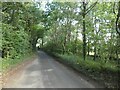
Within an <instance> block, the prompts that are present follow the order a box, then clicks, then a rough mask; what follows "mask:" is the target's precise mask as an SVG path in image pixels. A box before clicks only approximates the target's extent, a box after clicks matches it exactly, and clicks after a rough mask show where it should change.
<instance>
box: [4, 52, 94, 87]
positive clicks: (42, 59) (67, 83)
mask: <svg viewBox="0 0 120 90" xmlns="http://www.w3.org/2000/svg"><path fill="white" fill-rule="evenodd" d="M38 53H39V57H38V59H36V60H34V61H33V62H32V63H30V64H29V65H27V66H26V68H25V69H24V70H22V72H20V73H18V74H19V77H17V78H16V77H14V82H12V81H11V83H9V84H8V85H6V87H9V88H95V87H96V86H95V85H94V84H93V83H91V82H89V81H87V80H85V79H84V78H82V77H81V76H80V75H79V74H78V73H76V72H75V71H74V70H72V69H70V68H68V67H66V66H64V65H63V64H61V63H59V62H57V61H56V60H54V59H53V58H52V57H50V56H48V55H47V54H46V53H44V52H42V51H39V52H38Z"/></svg>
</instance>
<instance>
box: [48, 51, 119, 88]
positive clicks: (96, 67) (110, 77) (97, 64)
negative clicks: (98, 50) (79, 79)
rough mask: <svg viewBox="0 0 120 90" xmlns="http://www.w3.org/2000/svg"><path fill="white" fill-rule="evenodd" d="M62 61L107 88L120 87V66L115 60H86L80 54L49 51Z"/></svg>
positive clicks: (89, 58) (88, 58)
mask: <svg viewBox="0 0 120 90" xmlns="http://www.w3.org/2000/svg"><path fill="white" fill-rule="evenodd" d="M48 54H50V55H52V56H53V57H56V58H57V60H58V61H59V62H61V63H64V64H65V65H67V66H70V67H72V68H73V69H75V70H77V71H79V72H81V73H82V74H84V75H86V76H89V77H90V78H92V79H94V80H96V81H98V82H100V83H101V84H103V85H105V86H106V87H107V88H119V83H118V82H120V81H119V75H118V74H119V71H120V68H119V67H118V66H117V64H116V63H115V62H112V63H111V62H106V63H104V62H102V61H94V60H93V59H92V58H91V57H87V59H86V60H85V61H83V59H82V58H81V57H79V56H76V55H73V54H71V55H70V54H64V55H62V54H58V53H52V54H51V53H48Z"/></svg>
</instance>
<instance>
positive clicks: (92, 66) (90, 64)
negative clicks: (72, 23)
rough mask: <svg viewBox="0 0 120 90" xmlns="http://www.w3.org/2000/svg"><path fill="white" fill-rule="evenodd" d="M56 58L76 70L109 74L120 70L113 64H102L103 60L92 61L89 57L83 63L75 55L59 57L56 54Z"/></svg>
mask: <svg viewBox="0 0 120 90" xmlns="http://www.w3.org/2000/svg"><path fill="white" fill-rule="evenodd" d="M56 56H58V57H60V58H62V59H61V60H62V61H63V62H65V63H67V64H70V65H71V66H73V67H75V68H77V69H86V70H89V71H98V72H102V71H110V72H118V71H119V70H120V69H119V68H118V66H117V64H116V63H113V62H110V61H109V62H106V63H105V62H103V60H96V61H93V60H92V58H91V57H87V58H86V60H85V61H84V60H83V59H82V58H81V57H80V56H75V55H68V54H64V55H60V54H56Z"/></svg>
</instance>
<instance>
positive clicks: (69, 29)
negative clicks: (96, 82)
mask: <svg viewBox="0 0 120 90" xmlns="http://www.w3.org/2000/svg"><path fill="white" fill-rule="evenodd" d="M0 4H1V5H2V12H1V15H2V21H1V22H0V23H1V24H2V48H0V49H1V50H0V51H1V52H2V58H3V59H2V63H3V70H4V69H7V68H9V67H11V66H13V65H15V64H18V63H20V62H21V61H22V59H23V57H26V56H28V55H30V53H31V54H32V53H33V52H35V51H36V50H38V49H41V50H44V51H46V52H48V53H52V54H54V55H55V56H57V57H59V58H61V59H63V62H65V63H68V64H70V65H71V66H72V67H74V68H76V69H77V70H83V72H87V74H91V73H93V75H94V76H93V77H97V75H101V74H100V73H102V72H103V73H104V72H106V75H108V76H102V75H103V74H102V75H101V77H104V80H105V81H108V82H107V83H106V84H107V86H109V87H112V84H109V83H111V81H112V83H114V84H115V85H113V87H118V86H119V85H118V84H116V82H117V81H116V80H118V79H119V77H118V76H117V72H119V71H120V2H101V3H100V2H47V3H46V4H45V6H43V5H42V3H40V2H24V3H23V2H3V3H0ZM36 46H37V48H36ZM107 71H108V72H107ZM111 73H112V75H116V76H110V75H111ZM109 74H110V75H109ZM98 77H99V79H100V76H98ZM110 78H111V79H110ZM100 80H103V79H100Z"/></svg>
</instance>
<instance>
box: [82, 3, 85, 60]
mask: <svg viewBox="0 0 120 90" xmlns="http://www.w3.org/2000/svg"><path fill="white" fill-rule="evenodd" d="M85 11H86V5H85V2H83V14H82V15H83V33H82V34H83V60H85V59H86V34H85V31H86V27H85V15H86V14H85Z"/></svg>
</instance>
